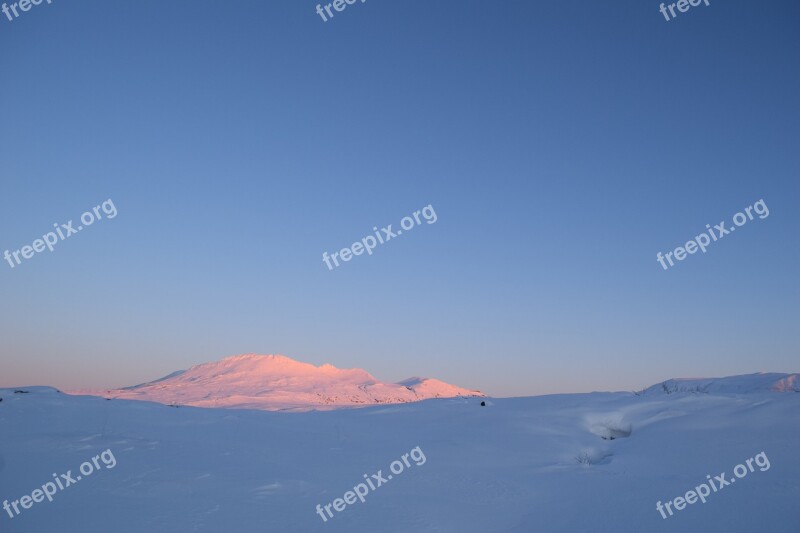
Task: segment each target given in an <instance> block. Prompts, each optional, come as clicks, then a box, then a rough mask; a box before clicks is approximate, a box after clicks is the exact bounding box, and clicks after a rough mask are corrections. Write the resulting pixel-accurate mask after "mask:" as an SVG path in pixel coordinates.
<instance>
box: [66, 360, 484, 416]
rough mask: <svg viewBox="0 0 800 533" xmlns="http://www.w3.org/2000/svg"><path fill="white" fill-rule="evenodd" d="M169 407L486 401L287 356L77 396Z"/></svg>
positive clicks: (220, 364) (221, 364)
mask: <svg viewBox="0 0 800 533" xmlns="http://www.w3.org/2000/svg"><path fill="white" fill-rule="evenodd" d="M73 394H94V395H100V396H104V397H106V398H120V399H127V400H146V401H152V402H159V403H164V404H170V405H192V406H196V407H225V408H239V409H262V410H267V411H279V410H296V411H303V410H311V409H334V408H337V407H357V406H366V405H375V404H392V403H407V402H416V401H419V400H426V399H429V398H452V397H458V396H484V395H483V394H482V393H481V392H479V391H473V390H467V389H463V388H461V387H456V386H455V385H450V384H447V383H444V382H442V381H439V380H437V379H429V378H411V379H408V380H405V381H402V382H400V383H383V382H381V381H378V380H377V379H376V378H375V377H373V376H372V375H370V374H369V373H368V372H366V371H365V370H361V369H359V368H354V369H340V368H336V367H334V366H332V365H328V364H325V365H322V366H319V367H317V366H314V365H311V364H308V363H301V362H299V361H295V360H293V359H290V358H289V357H286V356H283V355H237V356H233V357H227V358H225V359H223V360H221V361H217V362H213V363H205V364H202V365H196V366H193V367H192V368H190V369H188V370H183V371H178V372H173V373H172V374H170V375H168V376H165V377H163V378H161V379H158V380H156V381H151V382H149V383H143V384H141V385H135V386H132V387H125V388H122V389H116V390H109V391H75V392H73Z"/></svg>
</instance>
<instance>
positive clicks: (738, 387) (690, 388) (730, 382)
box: [641, 372, 800, 394]
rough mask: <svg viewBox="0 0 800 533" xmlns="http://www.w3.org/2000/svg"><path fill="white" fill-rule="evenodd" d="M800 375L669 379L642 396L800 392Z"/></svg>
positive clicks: (777, 374) (759, 374) (760, 374)
mask: <svg viewBox="0 0 800 533" xmlns="http://www.w3.org/2000/svg"><path fill="white" fill-rule="evenodd" d="M798 376H800V374H779V373H761V372H759V373H757V374H744V375H741V376H728V377H724V378H678V379H668V380H667V381H664V382H661V383H658V384H656V385H653V386H651V387H648V388H646V389H644V390H643V391H642V392H641V393H642V394H674V393H677V392H689V393H700V394H707V393H723V394H725V393H729V394H742V393H752V392H800V377H798Z"/></svg>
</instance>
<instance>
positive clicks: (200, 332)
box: [0, 0, 800, 396]
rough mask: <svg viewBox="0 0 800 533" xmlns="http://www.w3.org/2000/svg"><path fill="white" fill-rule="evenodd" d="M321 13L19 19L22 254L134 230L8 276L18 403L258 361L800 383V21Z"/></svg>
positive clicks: (451, 7)
mask: <svg viewBox="0 0 800 533" xmlns="http://www.w3.org/2000/svg"><path fill="white" fill-rule="evenodd" d="M315 6H316V2H312V1H298V0H291V1H289V0H286V1H280V2H278V1H268V2H264V1H241V0H237V1H233V2H224V3H223V2H210V1H207V0H198V1H191V2H190V1H187V0H172V1H170V2H156V1H153V0H145V1H136V2H132V1H121V0H113V1H109V0H104V1H102V2H101V1H99V0H93V1H85V2H66V1H63V0H53V3H52V4H51V5H48V4H46V3H43V4H41V5H39V6H36V7H33V8H32V9H31V10H30V11H29V12H27V13H24V14H22V16H20V18H18V19H16V20H14V21H13V22H9V21H8V20H6V19H5V17H3V18H0V76H2V81H3V83H0V101H2V113H0V156H1V159H0V161H1V162H0V184H2V189H0V191H2V194H0V253H2V252H3V251H4V250H6V249H10V250H16V249H19V248H21V247H22V246H23V245H26V244H31V242H32V241H33V240H34V239H37V238H40V237H41V236H42V235H43V234H44V233H46V232H48V231H50V229H51V228H52V225H53V224H54V223H65V222H66V221H68V220H70V219H74V220H77V219H78V218H79V217H80V215H81V213H83V212H84V211H85V210H87V209H90V208H91V207H93V206H95V205H98V204H99V203H100V202H102V201H104V200H106V199H108V198H111V199H113V202H114V204H115V205H116V207H117V209H118V216H117V217H116V218H114V219H113V220H103V221H101V222H98V223H95V224H94V225H93V226H92V227H91V228H87V229H85V230H84V231H83V232H81V233H80V234H78V235H76V236H73V237H70V239H69V240H67V241H64V242H62V243H60V244H58V245H57V246H56V249H55V251H54V252H52V253H50V252H47V251H45V252H43V253H41V254H37V255H35V256H34V258H33V259H30V260H27V261H25V262H24V263H23V264H22V265H20V266H18V267H16V268H14V269H12V268H10V267H9V266H8V263H6V262H5V261H3V262H2V263H0V299H2V305H0V386H22V385H35V384H36V385H39V384H41V385H52V386H56V387H60V388H67V389H69V388H82V387H116V386H124V385H131V384H135V383H139V382H142V381H148V380H152V379H155V378H158V377H161V376H163V375H165V374H167V373H169V372H172V371H174V370H177V369H181V368H187V367H188V366H191V365H193V364H199V363H203V362H207V361H213V360H217V359H220V358H222V357H225V356H228V355H234V354H239V353H251V352H254V353H283V354H285V355H288V356H290V357H293V358H295V359H298V360H301V361H306V362H310V363H314V364H322V363H326V362H327V363H331V364H334V365H336V366H339V367H360V368H364V369H366V370H368V371H369V372H371V373H372V374H373V375H375V376H376V377H377V378H379V379H382V380H385V381H397V380H400V379H403V378H407V377H409V376H412V375H421V376H434V377H437V378H439V379H443V380H445V381H448V382H452V383H455V384H458V385H461V386H464V387H469V388H478V389H481V390H483V391H484V392H487V393H489V394H492V395H496V396H505V395H528V394H542V393H549V392H573V391H590V390H631V389H634V388H641V387H644V386H647V385H650V384H652V383H655V382H658V381H661V380H664V379H667V378H672V377H689V376H719V375H730V374H740V373H749V372H757V371H776V372H793V371H798V370H800V368H799V367H800V365H798V361H799V360H800V359H799V358H798V352H799V348H800V342H799V339H800V330H799V329H798V323H800V305H799V304H800V290H799V289H800V287H799V286H798V281H797V280H798V275H797V272H798V264H800V247H799V246H798V231H799V230H800V219H799V218H798V217H799V215H798V213H800V195H799V194H798V193H800V185H798V176H799V175H800V174H799V171H800V157H799V156H798V154H799V153H800V150H799V148H800V146H799V145H800V142H799V141H800V120H799V119H800V101H799V100H798V98H797V95H798V94H800V46H799V45H800V33H798V31H797V28H798V25H799V24H800V4H798V3H797V2H796V1H793V0H785V1H766V2H753V1H751V0H747V1H725V2H722V1H719V0H712V3H711V5H710V6H708V7H706V6H704V5H701V6H698V7H695V8H692V9H690V10H689V12H687V13H683V14H680V16H679V17H678V18H677V19H676V20H673V21H670V22H666V21H665V20H664V18H663V17H662V15H661V14H660V13H659V12H658V2H655V1H650V0H648V1H642V0H636V1H633V0H625V1H618V2H595V1H588V0H581V1H558V2H541V1H535V2H531V1H499V2H485V1H484V2H478V1H474V0H461V1H458V2H455V1H453V0H447V1H437V2H430V1H422V0H404V1H402V2H401V1H399V0H395V1H387V0H381V1H378V0H367V2H366V3H361V2H357V3H356V4H354V5H352V6H349V7H348V8H347V9H346V10H345V11H344V12H342V13H338V14H337V15H336V17H335V19H333V20H330V21H328V22H327V23H324V22H322V20H321V19H320V18H319V16H318V15H317V14H316V13H315V11H314V8H315ZM762 198H763V199H764V201H765V202H766V204H767V206H768V207H769V210H770V216H769V217H768V218H766V219H763V220H759V219H756V220H754V221H753V222H750V223H748V224H746V225H745V226H743V227H742V228H740V229H739V230H738V231H737V232H736V233H735V234H732V235H730V236H727V237H725V238H724V239H723V240H721V241H719V242H717V243H714V244H712V245H711V246H710V247H709V249H708V253H706V254H705V255H702V254H695V255H692V256H689V257H688V258H687V259H686V260H684V261H683V262H682V263H679V264H677V265H676V266H675V267H674V268H672V269H670V270H668V271H664V270H663V269H662V268H661V267H660V266H659V264H658V262H657V261H656V252H659V251H661V252H666V251H669V250H672V249H674V248H675V247H676V246H679V245H681V244H683V243H685V242H686V241H687V240H689V239H691V238H692V237H694V236H695V235H697V234H699V233H701V232H702V231H704V229H705V225H706V224H717V223H718V222H720V221H721V220H726V221H729V220H730V219H731V217H732V216H733V215H734V214H735V213H736V212H738V211H739V210H742V209H744V208H745V207H747V206H749V205H752V204H753V203H754V202H756V201H757V200H759V199H762ZM428 204H432V205H433V207H434V209H435V210H436V213H437V215H438V221H437V222H436V223H435V224H433V225H423V226H422V227H419V228H416V229H414V230H413V231H411V232H408V233H405V234H403V235H402V236H401V237H399V238H398V239H396V240H393V241H391V242H389V243H386V244H385V245H383V246H380V247H378V249H377V250H376V251H375V253H374V255H372V256H371V257H368V256H361V257H356V258H354V259H353V260H352V261H350V262H349V263H346V264H344V265H343V266H342V267H340V268H338V269H336V270H334V271H329V270H328V269H327V268H326V267H325V266H324V264H323V263H322V259H321V257H322V252H324V251H328V252H329V253H330V252H333V251H336V250H339V249H341V248H343V247H345V246H348V245H350V244H351V243H352V242H354V241H356V240H358V239H361V238H362V237H363V236H365V235H367V234H369V233H371V231H372V227H373V226H385V225H387V224H394V227H395V228H396V227H397V224H398V223H399V220H400V219H401V218H402V217H403V216H405V215H408V214H411V213H412V212H413V211H415V210H418V209H421V208H422V207H423V206H426V205H428ZM76 225H77V224H76ZM728 225H730V222H728Z"/></svg>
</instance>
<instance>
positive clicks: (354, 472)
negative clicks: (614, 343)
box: [0, 376, 800, 533]
mask: <svg viewBox="0 0 800 533" xmlns="http://www.w3.org/2000/svg"><path fill="white" fill-rule="evenodd" d="M738 379H739V381H741V380H744V381H749V382H751V383H752V382H754V381H758V380H759V379H762V378H760V377H758V376H754V377H749V378H748V377H743V378H738ZM772 382H773V381H772V380H770V381H769V383H772ZM731 383H733V382H731ZM684 384H685V382H684ZM714 388H715V390H721V391H720V392H713V393H687V392H671V391H670V392H671V393H669V394H667V393H658V391H657V389H658V387H655V388H653V389H651V390H650V391H649V392H647V393H646V394H633V393H592V394H570V395H553V396H540V397H530V398H511V399H485V401H486V403H487V405H486V406H485V407H481V406H480V402H481V401H482V400H484V399H482V398H455V399H439V400H427V401H423V402H418V403H406V404H398V405H388V406H387V405H381V406H376V407H366V408H362V409H343V410H336V411H327V412H317V411H314V412H302V413H281V412H268V411H255V410H235V409H202V408H195V407H177V408H176V407H170V406H166V405H162V404H156V403H149V402H140V401H130V400H105V399H103V398H99V397H89V396H70V395H66V394H62V393H59V392H56V391H55V390H53V389H49V388H25V390H28V391H29V393H27V394H23V393H14V390H13V389H0V397H1V398H2V402H0V500H18V499H20V498H21V497H22V496H24V495H26V494H27V495H30V494H31V493H32V492H33V491H34V489H37V488H41V486H42V485H43V484H45V483H47V482H48V481H52V480H53V474H54V473H56V474H62V473H67V471H68V470H71V471H72V476H73V477H74V476H76V475H78V474H79V471H78V470H79V466H80V465H81V464H82V463H83V462H84V461H90V460H91V458H92V457H96V456H98V455H100V454H101V452H103V451H104V450H107V449H110V450H111V452H112V453H113V456H114V458H115V460H116V465H115V466H114V467H113V468H107V467H106V463H104V462H99V468H98V469H94V470H95V471H94V472H93V473H92V474H91V475H90V476H86V477H84V478H83V479H81V480H80V481H77V482H76V483H75V484H73V485H71V486H69V487H66V488H64V489H63V490H59V491H58V492H56V494H55V495H54V497H53V501H52V502H48V501H47V500H46V499H45V500H44V501H42V502H40V503H34V504H33V506H32V508H30V509H27V510H22V513H21V514H20V515H19V516H15V517H14V518H13V519H12V518H10V517H9V515H8V514H7V512H5V511H2V510H1V509H0V531H7V532H31V533H33V532H35V533H42V532H48V531H65V532H81V533H95V532H96V533H110V532H114V533H127V532H130V533H134V532H135V533H140V532H145V531H146V532H171V533H172V532H175V533H180V532H214V533H223V532H259V533H262V532H314V531H320V532H334V531H340V532H349V533H353V532H404V533H405V532H408V533H411V532H440V533H445V532H481V533H486V532H488V533H495V532H497V533H501V532H517V533H522V532H526V533H527V532H556V531H565V532H612V531H613V532H646V533H649V532H660V531H675V532H686V531H703V532H716V531H719V532H723V531H724V532H728V533H730V532H755V531H769V532H796V531H799V530H800V506H798V502H800V394H797V393H794V392H771V391H769V388H770V385H769V384H767V387H766V389H765V387H764V386H763V385H758V386H748V387H745V390H749V391H750V392H746V393H728V392H725V390H727V389H726V387H725V386H724V383H723V385H722V386H716V387H714ZM662 390H664V389H663V387H662ZM626 435H627V436H626ZM603 437H605V438H603ZM608 437H615V438H614V439H613V440H608ZM417 446H419V448H420V450H421V451H422V452H423V453H424V456H425V461H424V463H423V464H421V465H418V464H417V463H415V462H413V461H411V462H410V465H411V466H409V467H406V468H404V471H403V472H402V473H401V474H398V475H396V476H394V477H393V479H391V480H389V481H388V482H387V483H386V484H384V485H383V486H380V487H376V489H375V490H374V491H370V492H369V494H368V495H367V496H366V501H365V502H364V503H361V502H360V501H356V503H355V504H352V505H347V506H346V507H345V509H344V510H343V511H341V512H336V511H335V510H334V511H333V514H334V515H335V516H334V517H333V518H329V519H328V520H327V522H323V520H322V519H321V518H320V516H319V515H318V514H317V512H316V506H317V504H321V505H323V506H324V505H325V504H329V503H330V502H332V501H334V500H335V499H336V498H341V497H343V495H344V494H345V493H346V492H347V491H350V490H353V487H354V486H356V485H357V484H358V483H361V482H363V481H364V474H367V475H371V474H373V473H377V472H378V471H379V470H382V473H383V474H382V475H383V476H387V474H389V468H390V464H391V463H392V462H393V461H395V460H399V459H400V458H401V456H402V455H403V454H406V453H408V452H409V451H410V450H412V449H413V448H415V447H417ZM761 452H764V453H765V455H766V457H767V458H768V459H769V465H770V466H769V469H766V470H764V471H762V470H761V468H759V467H758V466H755V465H754V466H755V469H754V471H753V472H749V473H748V474H747V475H746V476H745V477H743V478H742V479H738V480H737V481H736V482H735V483H733V484H731V485H729V486H726V487H724V488H722V489H720V490H719V491H718V492H714V493H712V494H711V495H710V496H709V497H708V498H707V501H706V503H705V504H702V503H700V502H697V503H694V504H693V505H688V506H687V507H686V508H685V509H683V510H682V511H677V512H676V513H675V515H674V516H671V517H669V518H667V519H663V518H662V517H661V515H660V514H659V512H658V511H657V510H656V502H658V501H661V502H667V501H670V500H672V499H674V498H675V497H678V496H682V495H684V494H685V493H686V492H687V491H689V490H692V489H694V487H696V486H698V485H699V484H701V483H704V482H706V480H707V478H706V475H707V474H710V475H711V476H712V477H714V476H718V475H719V474H720V473H722V472H725V473H726V478H727V479H731V478H732V477H733V474H732V472H733V469H734V467H735V466H736V465H738V464H740V463H742V464H743V463H745V462H746V460H747V459H750V458H753V457H755V456H756V455H757V454H759V453H761ZM420 462H422V461H420ZM751 463H752V461H751ZM762 464H763V463H762ZM0 503H1V502H0Z"/></svg>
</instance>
